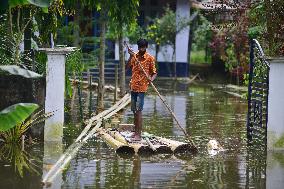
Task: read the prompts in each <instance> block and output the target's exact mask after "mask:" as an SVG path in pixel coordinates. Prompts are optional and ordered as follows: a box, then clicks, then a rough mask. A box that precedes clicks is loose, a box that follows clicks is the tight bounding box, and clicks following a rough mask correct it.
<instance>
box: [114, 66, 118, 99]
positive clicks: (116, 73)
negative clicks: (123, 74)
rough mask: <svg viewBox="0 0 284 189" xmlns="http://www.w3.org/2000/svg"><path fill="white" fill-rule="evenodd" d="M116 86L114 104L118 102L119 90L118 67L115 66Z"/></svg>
mask: <svg viewBox="0 0 284 189" xmlns="http://www.w3.org/2000/svg"><path fill="white" fill-rule="evenodd" d="M114 77H115V85H114V102H116V100H117V91H118V90H117V89H118V66H117V65H115V76H114Z"/></svg>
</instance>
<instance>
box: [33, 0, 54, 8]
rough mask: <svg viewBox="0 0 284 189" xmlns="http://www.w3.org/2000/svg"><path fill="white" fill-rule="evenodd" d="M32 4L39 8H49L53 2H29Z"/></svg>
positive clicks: (44, 0)
mask: <svg viewBox="0 0 284 189" xmlns="http://www.w3.org/2000/svg"><path fill="white" fill-rule="evenodd" d="M28 1H29V3H30V4H33V5H36V6H38V7H49V5H50V4H51V1H52V0H28Z"/></svg>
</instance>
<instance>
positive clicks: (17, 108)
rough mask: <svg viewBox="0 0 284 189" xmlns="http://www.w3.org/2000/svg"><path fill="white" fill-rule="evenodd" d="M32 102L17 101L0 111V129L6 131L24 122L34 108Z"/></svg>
mask: <svg viewBox="0 0 284 189" xmlns="http://www.w3.org/2000/svg"><path fill="white" fill-rule="evenodd" d="M38 107H39V106H38V105H37V104H34V103H18V104H14V105H12V106H9V107H8V108H5V109H4V110H2V111H1V112H0V131H7V130H9V129H11V128H13V127H15V126H16V125H17V124H20V123H22V122H24V121H25V120H26V119H27V118H28V117H29V116H30V115H31V114H32V113H33V112H34V111H35V110H36V109H38Z"/></svg>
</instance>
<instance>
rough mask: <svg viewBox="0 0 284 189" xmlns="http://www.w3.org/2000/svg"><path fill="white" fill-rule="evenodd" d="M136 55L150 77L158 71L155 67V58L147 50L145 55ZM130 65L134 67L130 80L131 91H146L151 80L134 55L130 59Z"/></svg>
mask: <svg viewBox="0 0 284 189" xmlns="http://www.w3.org/2000/svg"><path fill="white" fill-rule="evenodd" d="M135 56H136V58H137V59H138V61H139V62H140V64H141V65H142V67H143V68H144V70H145V72H146V73H147V75H148V76H149V77H151V76H152V75H154V74H156V73H157V70H156V67H155V58H154V57H153V56H151V55H150V54H149V53H147V52H145V54H144V55H143V56H139V54H138V53H136V54H135ZM130 66H131V69H132V77H131V80H130V89H131V91H134V92H146V91H147V89H148V85H149V81H148V79H147V77H146V76H145V74H144V72H143V70H142V69H141V68H140V66H139V64H138V63H137V62H136V61H135V58H134V57H132V58H131V60H130Z"/></svg>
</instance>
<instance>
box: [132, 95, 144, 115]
mask: <svg viewBox="0 0 284 189" xmlns="http://www.w3.org/2000/svg"><path fill="white" fill-rule="evenodd" d="M144 96H145V93H143V92H134V91H131V110H132V111H133V112H137V111H142V110H143V106H144Z"/></svg>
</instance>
